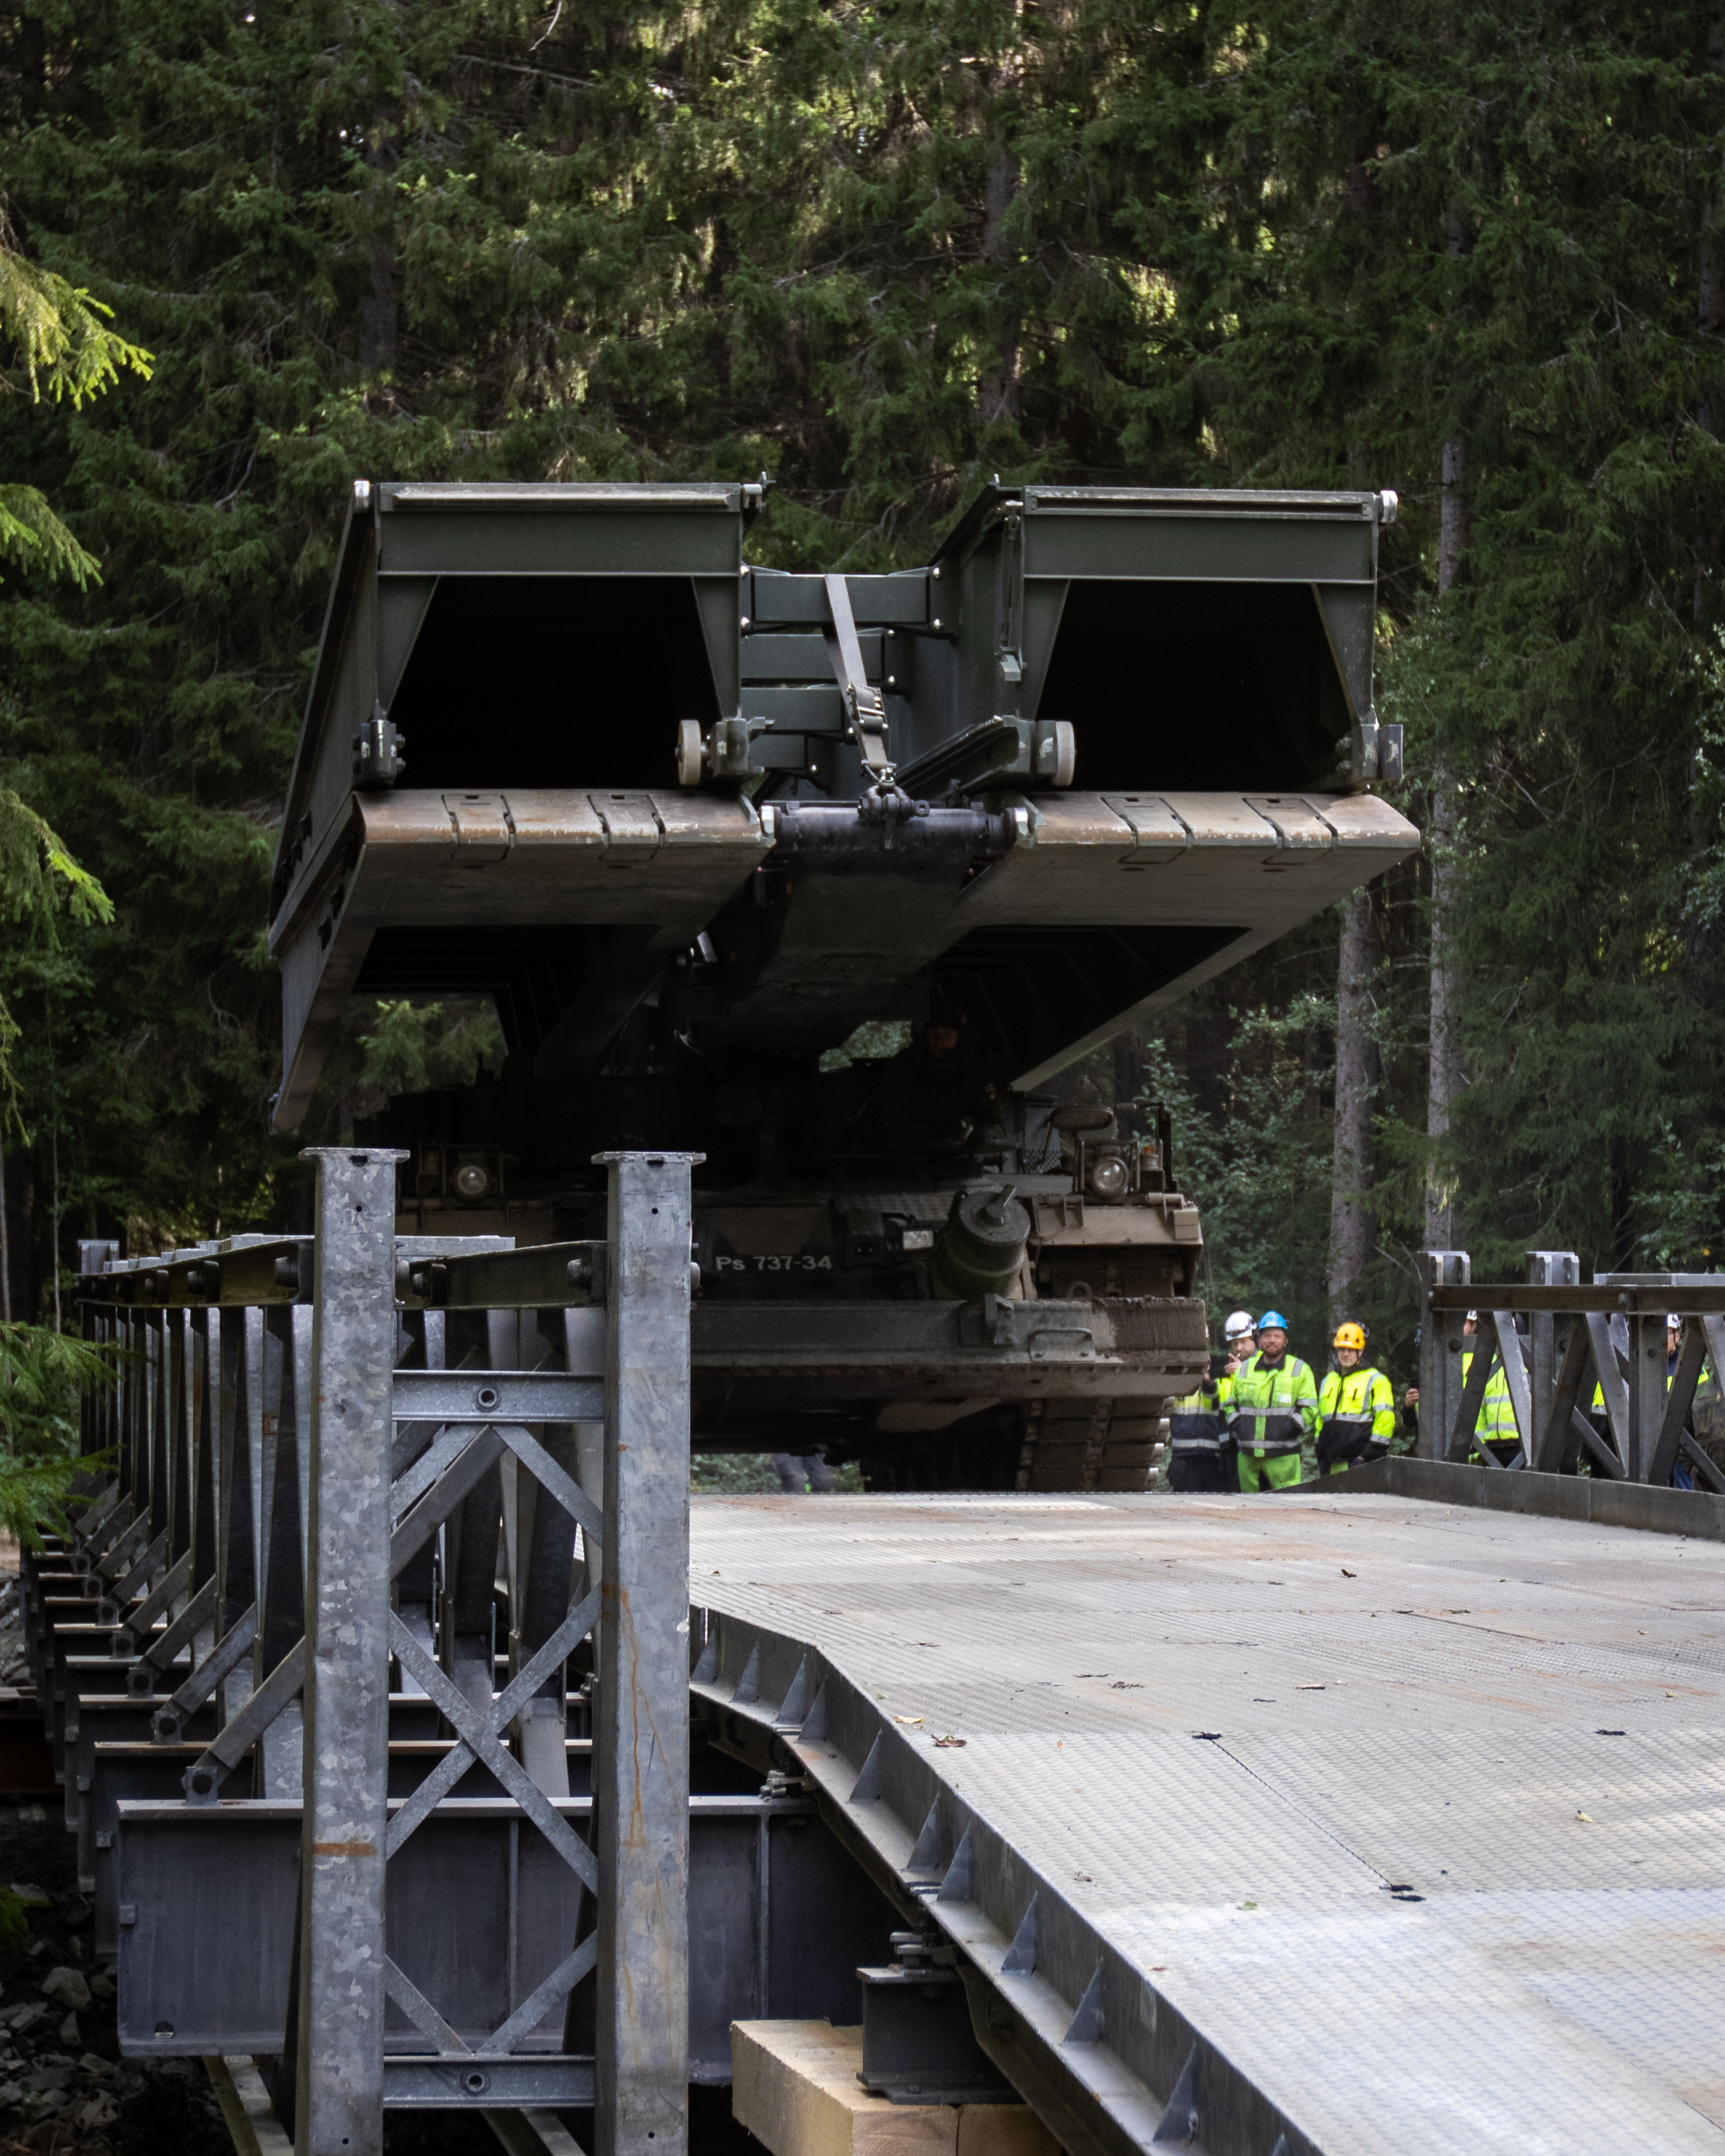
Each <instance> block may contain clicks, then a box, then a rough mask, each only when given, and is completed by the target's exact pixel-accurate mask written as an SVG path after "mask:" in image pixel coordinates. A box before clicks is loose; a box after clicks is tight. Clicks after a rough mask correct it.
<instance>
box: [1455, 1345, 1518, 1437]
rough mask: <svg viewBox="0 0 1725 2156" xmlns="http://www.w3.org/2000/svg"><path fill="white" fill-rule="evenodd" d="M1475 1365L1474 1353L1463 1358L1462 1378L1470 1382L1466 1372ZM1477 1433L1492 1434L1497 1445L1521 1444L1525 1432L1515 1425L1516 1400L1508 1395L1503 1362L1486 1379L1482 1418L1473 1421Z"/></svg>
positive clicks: (1464, 1382) (1477, 1435) (1474, 1431)
mask: <svg viewBox="0 0 1725 2156" xmlns="http://www.w3.org/2000/svg"><path fill="white" fill-rule="evenodd" d="M1472 1367H1473V1356H1472V1354H1471V1353H1467V1354H1464V1355H1463V1357H1462V1358H1461V1382H1462V1383H1463V1384H1464V1385H1465V1384H1466V1383H1467V1373H1468V1372H1469V1370H1471V1368H1472ZM1473 1434H1474V1435H1475V1436H1476V1437H1485V1438H1489V1439H1490V1440H1491V1442H1492V1444H1494V1445H1519V1444H1520V1443H1521V1440H1522V1433H1521V1432H1520V1430H1517V1428H1516V1410H1515V1403H1514V1401H1513V1400H1512V1399H1511V1398H1510V1396H1509V1379H1508V1378H1506V1377H1505V1376H1504V1374H1503V1365H1502V1363H1499V1364H1498V1365H1497V1368H1496V1369H1495V1370H1494V1371H1493V1372H1492V1373H1491V1376H1490V1377H1489V1378H1486V1397H1485V1399H1483V1400H1482V1401H1481V1403H1480V1412H1479V1419H1478V1420H1477V1421H1476V1423H1475V1424H1474V1426H1473Z"/></svg>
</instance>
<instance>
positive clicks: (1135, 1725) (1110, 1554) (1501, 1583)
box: [691, 1495, 1725, 2156]
mask: <svg viewBox="0 0 1725 2156" xmlns="http://www.w3.org/2000/svg"><path fill="white" fill-rule="evenodd" d="M691 1595H692V1599H693V1600H694V1601H695V1602H696V1604H703V1605H705V1606H706V1607H707V1608H708V1609H712V1610H715V1611H719V1612H722V1613H726V1614H728V1615H730V1616H732V1617H734V1618H737V1619H740V1620H746V1621H747V1623H748V1624H749V1625H754V1626H758V1627H760V1628H762V1630H763V1631H764V1632H767V1633H773V1634H778V1635H785V1636H788V1638H789V1639H791V1640H797V1641H801V1642H803V1643H805V1644H807V1645H809V1646H812V1647H814V1648H815V1649H817V1650H819V1653H820V1655H822V1656H824V1660H825V1661H826V1662H827V1663H828V1664H829V1666H831V1668H832V1669H833V1670H834V1671H835V1672H837V1673H839V1674H840V1675H842V1676H843V1677H845V1679H848V1680H849V1681H850V1685H851V1686H853V1687H855V1689H856V1691H859V1692H860V1693H861V1694H862V1695H863V1696H864V1697H865V1698H871V1699H872V1700H874V1701H875V1702H876V1705H877V1708H878V1712H879V1714H880V1717H881V1727H882V1728H883V1730H886V1731H890V1732H894V1733H895V1734H896V1735H897V1736H898V1737H900V1738H906V1739H907V1740H908V1741H909V1742H910V1743H911V1745H912V1746H914V1747H917V1748H920V1750H921V1753H922V1754H926V1764H927V1766H928V1767H929V1768H932V1773H933V1774H934V1775H935V1776H936V1777H937V1779H938V1781H939V1783H940V1784H943V1785H944V1786H945V1788H946V1789H947V1790H948V1791H949V1792H950V1793H951V1794H952V1796H953V1797H954V1798H955V1799H957V1800H958V1802H959V1804H961V1805H962V1806H963V1807H964V1808H965V1809H968V1810H970V1811H973V1813H974V1814H975V1815H978V1817H980V1818H981V1819H983V1820H986V1821H987V1823H988V1826H989V1827H990V1828H991V1829H992V1830H993V1832H994V1833H995V1834H996V1835H999V1837H1000V1838H1001V1839H1002V1840H1004V1842H1005V1843H1006V1844H1007V1845H1009V1846H1010V1848H1011V1849H1012V1850H1013V1851H1015V1852H1016V1853H1017V1855H1018V1856H1019V1857H1021V1858H1022V1859H1023V1861H1024V1865H1025V1866H1028V1867H1029V1871H1031V1872H1033V1873H1034V1874H1035V1875H1037V1876H1039V1877H1040V1879H1041V1880H1042V1881H1045V1882H1047V1883H1048V1885H1049V1886H1050V1887H1052V1888H1053V1889H1054V1890H1055V1891H1057V1892H1058V1893H1059V1895H1060V1897H1061V1898H1062V1899H1063V1900H1064V1901H1065V1902H1066V1903H1067V1904H1068V1905H1069V1906H1070V1909H1071V1910H1072V1911H1073V1912H1076V1915H1077V1916H1078V1917H1081V1918H1082V1919H1083V1920H1084V1921H1085V1922H1086V1923H1087V1924H1088V1925H1089V1926H1090V1927H1091V1928H1093V1929H1094V1932H1095V1933H1096V1935H1097V1936H1098V1937H1099V1938H1101V1940H1103V1941H1105V1942H1106V1943H1107V1944H1109V1945H1111V1947H1113V1948H1116V1949H1117V1951H1118V1952H1119V1953H1120V1954H1121V1955H1122V1956H1123V1957H1124V1958H1125V1959H1126V1960H1127V1962H1128V1963H1131V1964H1132V1967H1133V1968H1135V1969H1137V1971H1138V1972H1140V1973H1141V1974H1142V1977H1143V1979H1144V1982H1145V1984H1146V1985H1147V1987H1148V1989H1149V1991H1150V1992H1152V1993H1153V1994H1155V1997H1156V1999H1158V2000H1159V2001H1164V2002H1167V2004H1168V2005H1171V2006H1173V2008H1175V2009H1177V2010H1178V2014H1179V2015H1182V2016H1183V2017H1184V2018H1185V2019H1186V2020H1188V2021H1189V2023H1190V2024H1191V2025H1193V2027H1194V2030H1197V2031H1199V2032H1201V2034H1202V2035H1203V2037H1204V2039H1205V2040H1207V2041H1208V2042H1209V2044H1211V2045H1213V2046H1214V2047H1215V2050H1216V2051H1217V2052H1218V2053H1219V2054H1221V2055H1223V2056H1224V2057H1225V2058H1226V2059H1227V2060H1228V2061H1230V2063H1231V2065H1232V2066H1233V2067H1235V2069H1237V2070H1238V2071H1239V2073H1240V2075H1242V2076H1244V2077H1245V2079H1246V2080H1247V2081H1248V2082H1250V2083H1251V2084H1252V2085H1253V2086H1254V2087H1255V2088H1256V2089H1258V2090H1260V2091H1261V2092H1264V2093H1265V2094H1266V2097H1268V2098H1269V2100H1270V2101H1271V2102H1272V2103H1273V2105H1274V2106H1275V2107H1276V2109H1277V2110H1278V2111H1279V2112H1281V2114H1282V2115H1283V2116H1284V2117H1286V2119H1287V2120H1288V2121H1289V2122H1290V2123H1291V2125H1292V2126H1293V2127H1294V2128H1296V2130H1297V2132H1298V2133H1299V2134H1300V2135H1301V2136H1302V2137H1304V2138H1307V2139H1309V2142H1310V2143H1311V2144H1312V2146H1313V2147H1315V2148H1322V2149H1324V2150H1326V2151H1329V2152H1334V2156H1343V2152H1346V2153H1347V2156H1386V2152H1389V2151H1395V2152H1397V2153H1398V2156H1414V2152H1425V2151H1440V2150H1441V2151H1445V2152H1449V2151H1458V2150H1463V2149H1465V2150H1466V2151H1468V2152H1469V2156H1480V2152H1486V2151H1490V2152H1498V2151H1502V2152H1506V2156H1507V2152H1510V2151H1513V2152H1515V2156H1546V2152H1550V2156H1558V2152H1562V2156H1591V2152H1594V2151H1599V2152H1601V2153H1602V2156H1603V2152H1604V2151H1607V2150H1609V2151H1611V2152H1612V2156H1621V2152H1622V2151H1624V2150H1625V2149H1626V2148H1644V2149H1649V2150H1652V2149H1658V2150H1661V2151H1671V2152H1678V2151H1684V2152H1687V2151H1695V2152H1701V2151H1707V2152H1710V2156H1725V1546H1722V1545H1721V1544H1719V1543H1712V1542H1706V1541H1685V1540H1681V1539H1679V1538H1677V1537H1672V1536H1668V1535H1656V1534H1646V1533H1635V1532H1630V1531H1629V1530H1626V1529H1623V1528H1611V1527H1593V1526H1589V1525H1584V1524H1579V1523H1574V1522H1562V1521H1556V1520H1550V1519H1542V1518H1535V1517H1519V1516H1516V1515H1512V1514H1505V1513H1497V1512H1480V1511H1478V1510H1476V1509H1472V1508H1462V1507H1451V1506H1448V1505H1439V1504H1432V1503H1422V1502H1418V1501H1408V1500H1404V1499H1398V1498H1394V1497H1385V1496H1352V1497H1349V1498H1347V1499H1341V1498H1330V1497H1327V1496H1317V1495H1313V1496H1306V1497H1304V1498H1302V1499H1301V1500H1300V1501H1298V1502H1296V1503H1294V1502H1289V1501H1286V1500H1279V1499H1276V1498H1274V1497H1260V1498H1247V1499H1237V1500H1236V1499H1204V1498H1181V1497H1168V1496H1152V1497H1109V1496H1096V1497H1087V1496H1086V1497H1082V1498H1078V1497H1063V1498H1049V1497H1020V1498H1010V1497H992V1496H991V1497H969V1498H952V1497H841V1498H803V1499H783V1498H703V1499H700V1500H697V1501H696V1505H695V1509H694V1543H693V1561H692V1584H691ZM948 1735H952V1736H957V1737H962V1738H963V1739H964V1743H963V1747H962V1748H960V1747H957V1746H946V1747H941V1748H936V1747H935V1745H934V1744H933V1742H932V1740H933V1738H935V1737H937V1736H940V1737H945V1736H948ZM834 1756H836V1755H834ZM856 1763H858V1762H850V1764H856ZM913 1824H914V1823H913ZM1392 1890H1399V1891H1392ZM1408 1897H1422V1898H1417V1899H1415V1898H1408ZM999 1921H1000V1919H999V1917H995V1919H994V1922H996V1924H997V1926H998V1924H999ZM1074 2003H1075V2004H1076V2000H1075V2002H1074ZM1162 2094H1163V2097H1165V2094H1166V2092H1165V2091H1164V2092H1162ZM1206 2138H1207V2137H1206V2136H1205V2135H1204V2132H1203V2131H1202V2128H1200V2133H1199V2140H1200V2143H1202V2142H1204V2140H1205V2139H1206ZM1261 2156H1270V2148H1269V2145H1268V2143H1266V2146H1265V2148H1264V2149H1263V2151H1262V2152H1261Z"/></svg>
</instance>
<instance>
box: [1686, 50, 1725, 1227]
mask: <svg viewBox="0 0 1725 2156" xmlns="http://www.w3.org/2000/svg"><path fill="white" fill-rule="evenodd" d="M1705 51H1706V61H1707V66H1708V67H1709V68H1710V69H1712V72H1713V73H1714V74H1725V8H1717V7H1716V8H1714V10H1713V13H1712V18H1711V19H1710V21H1709V22H1708V24H1707V39H1706V47H1705ZM1722 223H1725V202H1722V199H1721V197H1720V196H1719V195H1718V194H1717V193H1715V194H1714V195H1713V196H1712V200H1711V201H1710V203H1709V204H1708V217H1707V225H1706V228H1705V229H1704V230H1703V231H1702V238H1701V250H1700V259H1699V261H1698V262H1697V265H1696V280H1695V281H1696V293H1695V300H1696V306H1695V316H1696V327H1697V330H1699V331H1700V332H1701V336H1702V340H1703V346H1702V351H1703V356H1705V353H1706V346H1707V343H1709V342H1710V343H1712V345H1714V346H1725V232H1722V229H1721V227H1722ZM1695 423H1696V425H1697V428H1698V429H1700V431H1701V432H1702V434H1710V435H1712V437H1713V438H1714V439H1715V440H1717V439H1718V437H1719V435H1720V434H1721V432H1722V431H1725V412H1722V411H1721V409H1720V400H1719V399H1718V398H1717V396H1716V395H1715V394H1714V393H1713V392H1712V389H1711V388H1707V389H1706V390H1703V392H1702V394H1701V396H1700V397H1699V398H1697V400H1696V406H1695ZM1699 526H1700V528H1699V530H1698V531H1697V535H1696V541H1695V581H1694V583H1693V585H1692V588H1691V595H1690V619H1691V620H1692V623H1693V624H1694V628H1695V633H1696V635H1697V637H1698V638H1702V639H1705V638H1707V635H1708V634H1709V631H1710V630H1711V629H1712V626H1713V624H1714V622H1715V621H1716V620H1717V615H1718V596H1717V578H1718V571H1719V547H1718V541H1717V537H1716V536H1715V534H1714V531H1713V530H1712V525H1711V522H1710V521H1709V520H1708V518H1707V515H1706V513H1705V511H1703V513H1702V516H1701V518H1700V520H1699ZM1705 762H1707V752H1706V750H1705V748H1704V747H1703V746H1702V743H1701V742H1700V741H1699V740H1696V741H1695V742H1693V743H1692V747H1691V748H1690V752H1689V774H1688V775H1689V789H1688V803H1687V808H1686V813H1685V818H1684V838H1685V842H1686V849H1687V851H1688V855H1689V867H1690V875H1691V876H1692V878H1693V879H1695V880H1697V881H1698V880H1700V878H1701V877H1702V875H1703V874H1704V873H1705V871H1706V870H1707V865H1708V863H1709V860H1710V859H1711V856H1712V850H1713V828H1712V819H1710V818H1709V817H1708V816H1707V815H1706V814H1704V813H1703V810H1702V787H1701V785H1700V784H1699V783H1698V782H1699V780H1700V778H1701V776H1702V766H1703V765H1704V764H1705ZM1722 977H1725V919H1721V917H1720V916H1718V915H1717V913H1712V912H1707V911H1702V910H1699V909H1697V910H1696V911H1691V912H1689V913H1688V914H1687V915H1686V917H1685V920H1684V925H1683V983H1684V987H1685V988H1686V990H1687V992H1688V994H1689V996H1690V998H1691V999H1692V1001H1693V1002H1694V1003H1695V1004H1696V1005H1697V1007H1698V1008H1699V1009H1702V1010H1703V1011H1708V1012H1711V1011H1712V1010H1714V1009H1717V1006H1718V1004H1719V1001H1720V997H1721V993H1722V990H1725V978H1722ZM1701 1120H1702V1124H1703V1126H1704V1127H1705V1128H1706V1129H1707V1130H1708V1131H1710V1132H1717V1131H1718V1130H1719V1129H1720V1128H1721V1127H1722V1126H1725V1109H1722V1107H1721V1106H1720V1105H1719V1103H1718V1101H1717V1099H1716V1098H1710V1099H1709V1100H1708V1101H1707V1104H1706V1106H1704V1107H1703V1109H1702V1117H1701ZM1692 1188H1694V1190H1695V1193H1696V1195H1697V1198H1699V1199H1701V1201H1702V1204H1704V1205H1705V1206H1706V1207H1707V1213H1708V1214H1709V1216H1710V1217H1709V1218H1708V1219H1707V1223H1706V1224H1705V1226H1704V1227H1703V1228H1702V1232H1701V1235H1699V1237H1698V1238H1697V1240H1698V1241H1700V1242H1701V1244H1702V1246H1703V1247H1704V1248H1707V1249H1709V1250H1718V1249H1719V1248H1720V1247H1721V1246H1722V1244H1725V1216H1722V1215H1721V1213H1720V1210H1719V1204H1718V1199H1717V1190H1716V1187H1715V1183H1714V1179H1713V1178H1712V1176H1711V1175H1710V1174H1707V1173H1704V1172H1703V1173H1699V1174H1697V1175H1696V1176H1695V1177H1694V1178H1693V1180H1692Z"/></svg>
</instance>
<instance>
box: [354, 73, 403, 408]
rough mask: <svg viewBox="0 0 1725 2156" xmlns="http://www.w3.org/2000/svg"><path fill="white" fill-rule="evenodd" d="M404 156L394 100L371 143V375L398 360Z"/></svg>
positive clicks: (364, 341) (367, 342) (364, 346)
mask: <svg viewBox="0 0 1725 2156" xmlns="http://www.w3.org/2000/svg"><path fill="white" fill-rule="evenodd" d="M400 159H401V111H400V108H399V106H398V105H396V104H394V103H393V101H391V102H389V103H388V104H386V105H383V106H382V108H380V110H379V111H378V113H377V117H376V119H375V120H374V121H372V128H371V131H370V136H369V138H368V140H367V143H366V163H367V166H368V167H370V168H371V170H372V172H373V174H374V175H375V176H376V177H374V178H373V180H372V282H371V290H369V291H368V292H367V295H366V300H365V305H364V306H363V308H362V311H361V314H360V325H359V363H360V366H361V367H362V370H363V371H364V372H366V373H367V374H382V373H385V372H388V369H390V368H391V367H393V366H394V365H395V345H396V326H397V318H398V305H397V293H396V285H397V281H398V273H397V265H396V254H395V168H396V166H397V165H398V163H399V162H400Z"/></svg>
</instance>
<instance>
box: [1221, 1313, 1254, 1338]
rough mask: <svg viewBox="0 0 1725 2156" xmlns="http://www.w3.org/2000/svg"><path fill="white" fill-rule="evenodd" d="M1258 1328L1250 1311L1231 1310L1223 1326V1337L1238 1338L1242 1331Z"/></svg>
mask: <svg viewBox="0 0 1725 2156" xmlns="http://www.w3.org/2000/svg"><path fill="white" fill-rule="evenodd" d="M1257 1329H1258V1327H1257V1322H1256V1321H1255V1319H1254V1317H1253V1316H1252V1313H1251V1312H1250V1311H1249V1310H1236V1311H1233V1312H1230V1314H1229V1318H1228V1322H1227V1323H1226V1324H1225V1325H1224V1327H1222V1337H1223V1338H1224V1340H1238V1339H1239V1337H1240V1334H1241V1333H1242V1332H1256V1331H1257Z"/></svg>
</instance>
